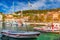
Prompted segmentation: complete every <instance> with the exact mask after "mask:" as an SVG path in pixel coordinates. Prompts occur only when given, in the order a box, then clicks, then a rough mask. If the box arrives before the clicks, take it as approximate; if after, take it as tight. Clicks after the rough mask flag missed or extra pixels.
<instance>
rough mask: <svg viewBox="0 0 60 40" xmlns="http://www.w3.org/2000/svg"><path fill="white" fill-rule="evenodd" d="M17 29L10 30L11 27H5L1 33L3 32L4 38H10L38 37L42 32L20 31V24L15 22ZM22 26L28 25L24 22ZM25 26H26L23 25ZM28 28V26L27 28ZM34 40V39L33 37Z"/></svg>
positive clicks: (7, 39) (3, 39)
mask: <svg viewBox="0 0 60 40" xmlns="http://www.w3.org/2000/svg"><path fill="white" fill-rule="evenodd" d="M13 26H14V27H15V30H12V29H11V30H10V29H3V30H2V32H1V34H2V37H1V38H2V40H5V39H6V40H9V38H10V37H11V38H17V39H19V38H37V37H38V36H39V35H40V32H35V31H22V30H21V31H20V30H18V25H17V24H16V22H15V25H14V24H13ZM22 26H25V27H26V24H23V25H22ZM23 28H24V27H23ZM26 29H27V28H26ZM31 40H32V39H31Z"/></svg>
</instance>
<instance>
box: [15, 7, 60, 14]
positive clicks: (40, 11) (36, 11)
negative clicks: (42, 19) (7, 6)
mask: <svg viewBox="0 0 60 40" xmlns="http://www.w3.org/2000/svg"><path fill="white" fill-rule="evenodd" d="M59 10H60V8H56V9H50V10H23V11H22V13H23V14H25V13H34V14H35V13H44V14H46V12H48V11H59ZM15 13H21V11H18V12H15Z"/></svg>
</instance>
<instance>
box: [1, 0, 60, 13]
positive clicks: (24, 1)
mask: <svg viewBox="0 0 60 40" xmlns="http://www.w3.org/2000/svg"><path fill="white" fill-rule="evenodd" d="M54 8H60V0H0V12H3V13H4V14H8V13H13V12H17V11H22V10H46V9H54Z"/></svg>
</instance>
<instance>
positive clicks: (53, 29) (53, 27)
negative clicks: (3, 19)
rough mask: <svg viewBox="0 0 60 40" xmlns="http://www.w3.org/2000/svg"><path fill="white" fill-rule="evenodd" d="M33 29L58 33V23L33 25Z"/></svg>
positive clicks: (59, 27)
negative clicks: (41, 25)
mask: <svg viewBox="0 0 60 40" xmlns="http://www.w3.org/2000/svg"><path fill="white" fill-rule="evenodd" d="M34 30H36V31H40V32H50V33H60V23H53V24H51V25H50V27H49V25H48V26H44V27H34Z"/></svg>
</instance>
